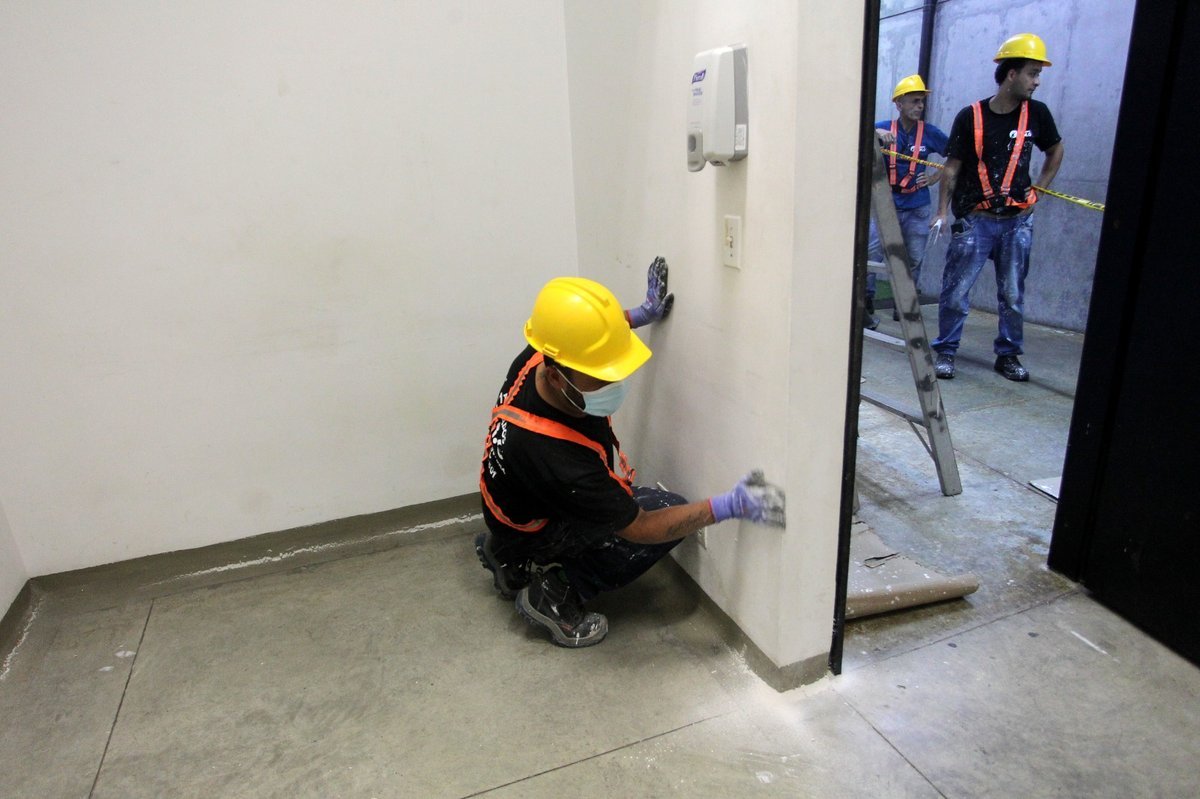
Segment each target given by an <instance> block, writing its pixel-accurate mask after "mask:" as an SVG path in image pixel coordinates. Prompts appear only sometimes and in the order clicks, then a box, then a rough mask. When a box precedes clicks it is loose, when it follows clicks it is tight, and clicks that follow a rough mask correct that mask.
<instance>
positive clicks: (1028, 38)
mask: <svg viewBox="0 0 1200 799" xmlns="http://www.w3.org/2000/svg"><path fill="white" fill-rule="evenodd" d="M1006 58H1027V59H1029V60H1030V61H1041V62H1042V63H1043V64H1045V65H1046V66H1052V64H1051V63H1050V61H1049V60H1047V58H1046V43H1045V42H1043V41H1042V39H1041V37H1039V36H1037V35H1036V34H1033V33H1018V34H1017V35H1016V36H1013V37H1010V38H1008V39H1005V40H1004V44H1002V45H1000V49H999V50H997V51H996V57H995V58H993V59H992V60H993V61H995V62H996V63H997V64H999V63H1000V62H1001V61H1003V60H1004V59H1006Z"/></svg>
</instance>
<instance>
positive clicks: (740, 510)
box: [708, 469, 787, 527]
mask: <svg viewBox="0 0 1200 799" xmlns="http://www.w3.org/2000/svg"><path fill="white" fill-rule="evenodd" d="M708 503H709V505H711V506H712V512H713V518H714V519H716V520H717V521H718V522H723V521H725V520H726V519H746V520H747V521H751V522H757V523H759V524H766V525H769V526H771V527H784V526H785V525H786V524H787V515H786V512H785V510H786V509H785V498H784V494H783V489H782V488H780V487H779V486H777V485H774V484H772V483H768V482H767V480H766V478H765V477H763V473H762V471H761V470H759V469H755V470H754V471H752V472H750V474H748V475H746V476H745V477H743V478H742V479H741V480H740V481H738V484H737V485H735V486H734V487H733V488H732V489H731V490H730V491H727V492H725V493H724V494H718V495H717V496H715V497H712V498H710V499H709V500H708Z"/></svg>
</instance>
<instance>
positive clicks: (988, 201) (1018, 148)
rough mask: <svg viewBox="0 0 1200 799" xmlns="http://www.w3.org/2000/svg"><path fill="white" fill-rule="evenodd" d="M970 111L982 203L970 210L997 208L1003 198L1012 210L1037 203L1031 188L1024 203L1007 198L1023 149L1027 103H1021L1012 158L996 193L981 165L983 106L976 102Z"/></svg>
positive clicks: (1035, 194) (1027, 122) (1026, 124)
mask: <svg viewBox="0 0 1200 799" xmlns="http://www.w3.org/2000/svg"><path fill="white" fill-rule="evenodd" d="M971 111H972V113H973V114H974V116H975V157H976V159H978V160H977V163H976V166H977V167H978V169H979V185H980V186H981V187H982V188H983V202H981V203H979V204H978V205H976V206H975V208H974V209H972V210H976V211H978V210H987V209H991V208H995V207H998V205H999V204H998V203H997V202H996V201H997V200H998V199H1000V198H1003V200H1004V203H1003V205H1007V206H1012V207H1014V208H1028V207H1029V206H1031V205H1033V204H1034V203H1035V202H1037V192H1036V191H1034V188H1033V186H1030V187H1029V194H1028V196H1027V197H1026V198H1025V201H1024V202H1018V201H1017V200H1014V199H1013V198H1012V197H1010V196H1009V191H1011V190H1012V179H1013V175H1015V174H1016V173H1017V163H1018V162H1020V160H1021V152H1022V150H1024V149H1025V131H1026V130H1027V129H1028V124H1029V101H1028V100H1024V101H1022V102H1021V115H1020V117H1019V118H1018V119H1017V140H1016V142H1015V143H1014V144H1013V149H1012V156H1011V157H1009V159H1008V169H1006V170H1004V181H1003V182H1002V183H1001V184H1000V191H999V192H997V191H996V190H995V189H994V188H992V181H991V178H989V177H988V171H987V166H985V165H984V163H983V104H982V103H981V102H979V101H976V102H974V103H972V104H971Z"/></svg>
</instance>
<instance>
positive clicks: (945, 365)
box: [933, 353, 954, 380]
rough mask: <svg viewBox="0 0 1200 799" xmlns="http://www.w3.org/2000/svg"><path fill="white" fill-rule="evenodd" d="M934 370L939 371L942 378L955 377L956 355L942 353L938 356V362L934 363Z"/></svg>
mask: <svg viewBox="0 0 1200 799" xmlns="http://www.w3.org/2000/svg"><path fill="white" fill-rule="evenodd" d="M933 371H934V372H936V373H937V376H938V378H940V379H941V380H953V379H954V356H953V355H950V354H948V353H942V354H940V355H938V356H937V363H936V364H934V367H933Z"/></svg>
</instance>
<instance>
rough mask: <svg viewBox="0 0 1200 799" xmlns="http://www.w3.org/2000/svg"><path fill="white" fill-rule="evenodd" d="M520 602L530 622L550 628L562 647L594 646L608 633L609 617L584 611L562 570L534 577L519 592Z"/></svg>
mask: <svg viewBox="0 0 1200 799" xmlns="http://www.w3.org/2000/svg"><path fill="white" fill-rule="evenodd" d="M516 605H517V612H518V613H520V614H521V615H522V616H524V617H525V619H526V621H528V622H529V623H530V624H534V625H537V626H540V627H545V628H546V629H547V630H549V631H550V635H551V636H553V638H554V643H556V644H558V645H559V646H568V647H572V648H574V647H581V646H592V645H593V644H598V643H600V642H601V641H603V640H604V636H606V635H608V619H606V618H604V616H602V615H601V614H599V613H587V612H586V611H584V609H583V600H582V599H581V598H580V596H579V592H578V591H577V590H575V587H574V586H572V585H570V584H569V583H568V582H567V580H566V575H564V574H563V573H562V569H558V568H556V569H552V570H549V571H546V572H543V573H542V574H540V575H537V576H536V577H534V579H533V581H532V582H531V583H530V584H529V585H528V586H526V587H525V588H522V589H521V591H520V593H518V594H517V602H516Z"/></svg>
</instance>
